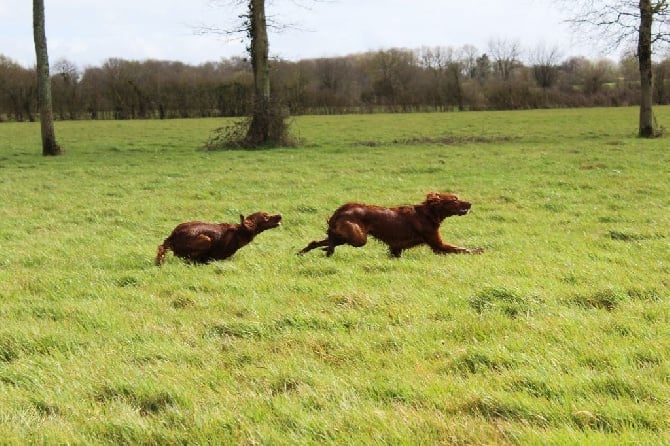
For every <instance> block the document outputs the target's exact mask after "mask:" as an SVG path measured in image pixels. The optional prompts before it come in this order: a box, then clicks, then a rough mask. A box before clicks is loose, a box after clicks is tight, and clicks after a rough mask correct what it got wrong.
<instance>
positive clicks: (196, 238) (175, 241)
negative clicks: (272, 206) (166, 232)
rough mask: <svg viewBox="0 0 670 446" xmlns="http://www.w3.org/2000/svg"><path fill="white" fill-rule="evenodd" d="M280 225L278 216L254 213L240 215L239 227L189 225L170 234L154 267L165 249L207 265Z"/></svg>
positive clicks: (198, 223) (159, 261) (279, 215)
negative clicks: (245, 215)
mask: <svg viewBox="0 0 670 446" xmlns="http://www.w3.org/2000/svg"><path fill="white" fill-rule="evenodd" d="M280 224H281V214H277V215H269V214H267V213H265V212H256V213H254V214H251V215H248V216H247V217H246V218H245V217H244V216H243V215H240V223H239V224H230V223H205V222H201V221H190V222H186V223H181V224H179V225H177V227H176V228H174V230H173V231H172V234H170V236H169V237H168V238H166V239H165V241H164V242H163V244H162V245H160V246H159V247H158V253H157V254H156V265H159V266H160V265H161V264H162V263H163V260H164V259H165V253H166V252H167V250H168V249H171V250H172V252H174V255H176V256H177V257H181V258H184V259H187V260H189V261H191V262H193V263H208V262H211V261H213V260H223V259H226V258H228V257H230V256H232V255H233V254H235V252H237V250H238V249H240V248H242V247H243V246H245V245H248V244H249V243H250V242H251V241H252V240H253V239H254V237H256V236H257V235H258V234H260V233H261V232H263V231H265V230H267V229H271V228H276V227H277V226H279V225H280Z"/></svg>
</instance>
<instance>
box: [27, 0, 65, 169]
mask: <svg viewBox="0 0 670 446" xmlns="http://www.w3.org/2000/svg"><path fill="white" fill-rule="evenodd" d="M44 28H45V27H44V0H33V35H34V38H35V55H36V57H37V102H38V103H39V111H40V126H41V130H42V155H45V156H50V155H60V154H61V153H62V150H61V148H60V146H59V145H58V144H57V143H56V132H55V131H54V118H53V110H52V105H51V78H50V77H49V54H48V52H47V37H46V32H45V29H44Z"/></svg>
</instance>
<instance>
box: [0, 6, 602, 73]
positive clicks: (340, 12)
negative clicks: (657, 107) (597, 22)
mask: <svg viewBox="0 0 670 446" xmlns="http://www.w3.org/2000/svg"><path fill="white" fill-rule="evenodd" d="M44 1H45V7H46V33H47V42H48V50H49V60H50V62H51V63H52V64H53V63H54V62H55V61H58V60H60V59H67V60H68V61H70V62H72V63H74V64H76V65H77V66H79V67H86V66H100V65H102V64H103V63H104V62H105V60H107V59H109V58H122V59H126V60H146V59H160V60H172V61H181V62H184V63H188V64H193V65H198V64H201V63H205V62H213V61H218V60H221V59H222V58H230V57H234V56H245V46H246V44H245V43H244V42H243V39H242V36H237V37H235V38H231V37H225V36H223V35H221V34H217V33H211V32H209V33H205V34H202V33H199V32H198V31H199V30H202V29H204V28H212V27H213V28H218V29H230V28H234V27H235V25H236V24H238V22H239V19H238V18H237V17H238V15H239V14H241V13H242V12H244V10H243V9H240V8H234V7H232V4H233V3H234V1H232V0H44ZM555 4H556V2H555V1H552V0H476V1H474V0H472V1H469V2H468V1H463V0H268V1H267V7H266V8H267V13H268V16H270V17H271V18H272V20H273V22H276V23H278V24H280V25H285V26H284V27H283V28H285V29H283V30H281V31H271V34H270V55H271V56H273V57H280V58H283V59H288V60H300V59H308V58H318V57H333V56H346V55H350V54H355V53H362V52H366V51H375V50H382V49H389V48H409V49H416V48H420V47H422V46H429V47H431V46H450V47H454V48H459V47H462V46H463V45H472V46H474V47H476V48H477V49H478V50H479V52H481V53H484V52H486V51H487V49H488V45H489V43H490V42H491V41H492V40H501V41H507V42H518V43H519V44H520V47H521V49H522V51H523V53H522V57H523V56H524V55H527V54H529V53H530V52H531V51H532V50H535V49H537V48H538V46H544V47H545V48H553V47H557V48H559V49H560V54H561V55H562V56H563V58H566V57H569V56H577V55H584V56H586V57H590V58H591V57H600V56H603V54H601V53H599V52H597V51H596V50H595V49H594V48H593V46H590V45H588V44H585V43H584V42H581V43H580V42H579V41H578V40H577V39H576V38H575V37H576V36H575V34H574V33H573V32H572V30H571V29H570V27H569V25H567V24H566V23H565V18H566V17H565V15H564V14H565V11H561V10H560V9H559V8H557V7H556V6H555ZM0 54H1V55H4V56H5V57H8V58H10V59H11V60H13V61H15V62H18V63H19V64H21V65H23V66H25V67H28V66H32V65H33V64H34V62H35V52H34V46H33V35H32V2H30V1H28V0H0Z"/></svg>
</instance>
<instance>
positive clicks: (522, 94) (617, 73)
mask: <svg viewBox="0 0 670 446" xmlns="http://www.w3.org/2000/svg"><path fill="white" fill-rule="evenodd" d="M530 59H531V60H532V62H526V63H524V62H521V61H520V60H519V57H518V51H517V50H516V49H515V48H513V47H512V48H500V49H498V50H497V51H491V52H489V53H488V54H481V53H479V52H478V51H477V50H476V49H475V48H474V47H470V46H466V47H463V48H458V49H454V48H450V47H434V48H421V49H417V50H406V49H389V50H380V51H374V52H367V53H363V54H355V55H350V56H346V57H332V58H321V59H310V60H301V61H298V62H291V61H286V60H275V61H273V63H272V74H271V76H272V84H273V85H272V92H273V95H274V97H275V98H276V99H280V100H281V101H282V103H283V104H284V105H285V107H287V108H288V110H289V111H290V113H291V114H294V115H297V114H335V113H369V112H379V111H384V112H396V111H402V112H410V111H451V110H510V109H530V108H557V107H581V106H622V105H633V104H636V103H637V101H638V96H639V71H638V66H637V61H636V59H635V58H634V57H632V56H631V57H629V58H624V59H622V60H621V61H619V62H614V61H611V60H609V59H603V60H596V61H593V60H589V59H586V58H581V57H573V58H569V59H566V60H563V61H560V60H558V58H557V56H556V52H555V51H544V52H542V51H539V52H538V53H537V54H536V55H534V56H533V57H531V58H530ZM249 65H250V64H249V62H248V61H247V60H246V59H243V58H231V59H225V60H221V61H219V62H210V63H205V64H201V65H197V66H193V65H188V64H184V63H181V62H173V61H158V60H146V61H129V60H123V59H108V60H107V61H105V62H104V63H103V64H102V66H99V67H85V68H84V69H79V68H78V67H77V66H76V65H75V64H74V63H72V62H70V61H67V60H59V61H57V62H56V63H54V64H52V67H51V75H52V95H53V104H54V115H55V117H56V119H61V120H66V119H147V118H160V119H165V118H194V117H212V116H243V115H246V114H247V113H248V112H249V105H250V103H251V94H252V76H251V71H250V66H249ZM654 76H655V77H654V80H655V90H654V100H655V102H656V103H658V104H667V103H670V59H666V60H663V61H660V62H657V63H656V64H655V66H654ZM36 95H37V90H36V81H35V73H34V69H32V68H26V67H22V66H20V65H19V64H17V63H15V62H14V61H12V60H11V59H9V58H7V57H4V56H2V55H0V120H12V121H28V120H30V121H32V120H34V119H35V118H36V113H37V112H36V110H37V97H36Z"/></svg>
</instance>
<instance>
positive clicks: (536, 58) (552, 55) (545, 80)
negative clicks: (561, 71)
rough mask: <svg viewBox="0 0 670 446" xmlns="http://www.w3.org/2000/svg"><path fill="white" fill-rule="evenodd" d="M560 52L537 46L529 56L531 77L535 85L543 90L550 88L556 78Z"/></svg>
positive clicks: (555, 49)
mask: <svg viewBox="0 0 670 446" xmlns="http://www.w3.org/2000/svg"><path fill="white" fill-rule="evenodd" d="M560 57H561V55H560V51H559V50H558V48H557V47H555V46H554V47H550V48H548V47H547V46H545V45H538V46H537V47H536V48H535V50H533V51H532V52H531V54H530V61H531V63H532V68H533V77H534V78H535V82H537V85H539V86H540V87H542V89H543V90H547V89H548V88H551V87H552V86H553V85H554V83H556V80H557V78H558V64H559V62H560Z"/></svg>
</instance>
